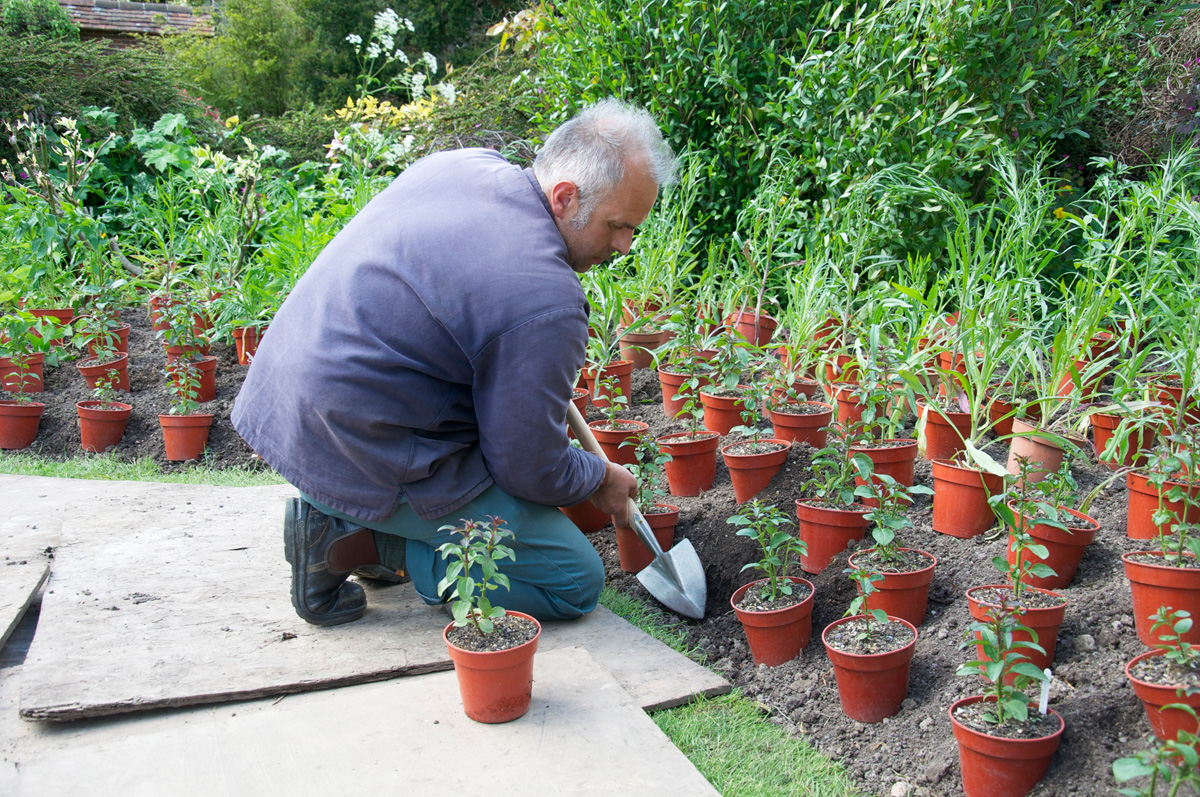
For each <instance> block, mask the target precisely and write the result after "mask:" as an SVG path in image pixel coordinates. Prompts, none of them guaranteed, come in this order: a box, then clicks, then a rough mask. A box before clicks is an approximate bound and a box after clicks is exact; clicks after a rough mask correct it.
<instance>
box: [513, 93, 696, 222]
mask: <svg viewBox="0 0 1200 797" xmlns="http://www.w3.org/2000/svg"><path fill="white" fill-rule="evenodd" d="M630 163H635V164H637V165H639V166H643V167H644V168H645V169H646V170H647V172H648V173H649V176H650V177H651V179H653V180H654V182H656V183H657V184H658V185H659V186H660V187H662V186H665V185H673V184H674V183H675V182H676V180H677V175H678V172H679V162H678V161H677V160H676V158H675V153H673V152H672V151H671V146H670V145H669V144H668V143H667V142H666V141H664V140H663V135H662V131H661V130H659V129H658V124H657V123H656V122H655V121H654V117H652V116H651V115H650V113H649V112H648V111H646V110H645V109H642V108H638V107H637V106H634V105H630V104H628V103H624V102H621V101H620V100H617V99H614V98H612V97H610V98H608V99H605V100H600V101H599V102H596V103H593V104H592V105H589V106H587V107H586V108H584V109H583V110H582V111H580V112H579V114H578V115H577V116H576V117H575V118H573V119H571V120H570V121H568V122H565V123H564V124H562V125H560V126H559V127H558V128H557V129H555V131H554V132H553V133H551V134H550V136H549V138H547V139H546V143H545V144H544V145H543V146H542V149H541V151H540V152H538V154H537V157H536V158H535V159H534V161H533V173H534V175H535V176H536V177H537V181H538V184H539V185H540V186H541V187H542V190H543V191H545V192H546V193H547V194H549V193H550V189H551V188H553V187H554V186H555V184H557V183H560V182H562V181H564V180H566V181H568V182H572V183H574V184H575V188H576V190H577V191H578V192H579V212H578V213H577V214H576V216H575V218H574V219H572V220H571V226H572V227H574V228H575V229H581V228H583V227H584V226H586V225H587V223H588V220H589V219H590V218H591V215H592V211H594V210H595V209H596V206H597V205H598V204H600V203H601V202H603V201H604V200H605V199H606V198H607V197H608V195H609V194H610V193H612V191H613V189H615V188H616V187H617V186H618V185H620V184H621V181H622V180H623V179H624V178H625V169H626V166H627V165H628V164H630Z"/></svg>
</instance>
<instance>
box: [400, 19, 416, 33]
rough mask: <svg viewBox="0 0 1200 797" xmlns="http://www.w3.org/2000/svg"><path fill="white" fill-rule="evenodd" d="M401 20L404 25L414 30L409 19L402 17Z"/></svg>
mask: <svg viewBox="0 0 1200 797" xmlns="http://www.w3.org/2000/svg"><path fill="white" fill-rule="evenodd" d="M401 21H402V22H403V23H404V27H406V28H408V29H409V30H410V31H413V30H416V28H414V27H413V24H412V20H411V19H404V20H401Z"/></svg>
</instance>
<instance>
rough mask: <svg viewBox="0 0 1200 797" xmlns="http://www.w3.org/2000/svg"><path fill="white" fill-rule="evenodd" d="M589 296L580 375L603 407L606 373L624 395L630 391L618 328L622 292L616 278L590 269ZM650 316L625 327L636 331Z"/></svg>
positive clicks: (629, 365)
mask: <svg viewBox="0 0 1200 797" xmlns="http://www.w3.org/2000/svg"><path fill="white" fill-rule="evenodd" d="M584 284H585V287H586V288H587V292H588V298H589V301H590V302H591V306H592V312H591V316H590V318H589V321H588V323H589V329H588V342H587V351H586V353H585V356H586V360H587V363H586V365H585V367H584V369H583V378H584V379H585V380H586V381H587V385H588V392H589V393H591V395H592V403H593V404H595V405H596V406H597V407H599V408H601V409H604V408H605V407H607V406H608V401H609V398H608V394H607V393H606V392H605V391H604V387H603V384H602V380H603V379H604V377H606V376H611V377H615V378H616V379H617V380H618V381H619V384H620V386H621V393H622V395H625V396H631V395H633V363H632V362H630V361H628V360H622V359H620V355H619V353H620V349H621V341H620V330H619V326H620V323H621V313H622V300H623V298H624V297H623V294H622V292H621V286H620V285H619V284H618V283H617V281H616V279H615V278H614V277H613V276H611V275H610V274H608V273H606V272H604V271H598V270H595V269H593V270H592V271H589V272H588V274H587V276H586V279H585V283H584ZM648 321H649V318H642V319H639V320H637V321H634V322H633V323H632V324H631V325H630V326H629V327H628V328H627V331H628V330H634V331H636V330H637V329H638V328H639V326H641V325H643V324H645V323H648Z"/></svg>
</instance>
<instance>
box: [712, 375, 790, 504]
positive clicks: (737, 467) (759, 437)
mask: <svg viewBox="0 0 1200 797" xmlns="http://www.w3.org/2000/svg"><path fill="white" fill-rule="evenodd" d="M770 396H771V394H770V387H768V386H766V385H763V384H761V383H756V384H751V385H747V386H746V388H745V390H743V391H742V411H741V416H742V425H740V426H735V427H733V428H732V429H730V433H732V434H736V435H740V436H741V437H742V440H741V441H740V442H737V443H730V444H729V445H727V446H725V447H724V448H722V449H721V456H722V457H723V458H724V459H725V466H726V467H728V468H729V478H730V480H731V481H732V482H733V496H734V500H735V501H737V502H738V503H739V504H744V503H745V502H747V501H749V500H750V499H751V498H753V497H754V496H756V495H758V494H759V493H760V492H762V490H763V489H765V488H766V486H767V485H768V484H770V483H771V479H773V478H774V477H775V474H776V473H778V472H779V469H780V468H782V467H783V463H784V462H786V461H787V457H788V451H790V450H791V443H789V442H788V441H786V440H778V439H776V438H773V437H764V436H763V433H762V430H761V429H760V428H759V424H761V423H762V415H761V414H760V408H761V407H763V406H764V405H765V404H766V403H767V402H768V401H769V400H770Z"/></svg>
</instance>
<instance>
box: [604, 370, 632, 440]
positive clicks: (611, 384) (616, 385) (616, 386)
mask: <svg viewBox="0 0 1200 797" xmlns="http://www.w3.org/2000/svg"><path fill="white" fill-rule="evenodd" d="M599 388H600V389H599V390H597V391H596V393H597V394H599V395H607V396H608V406H607V407H605V408H604V414H605V416H606V420H607V421H608V425H609V426H611V427H614V428H616V426H617V413H618V412H620V411H621V410H623V409H625V408H626V407H627V406H628V404H629V399H627V398H625V391H623V390H621V380H620V379H619V378H618V377H615V376H612V375H611V374H610V375H609V376H602V377H600V380H599Z"/></svg>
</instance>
